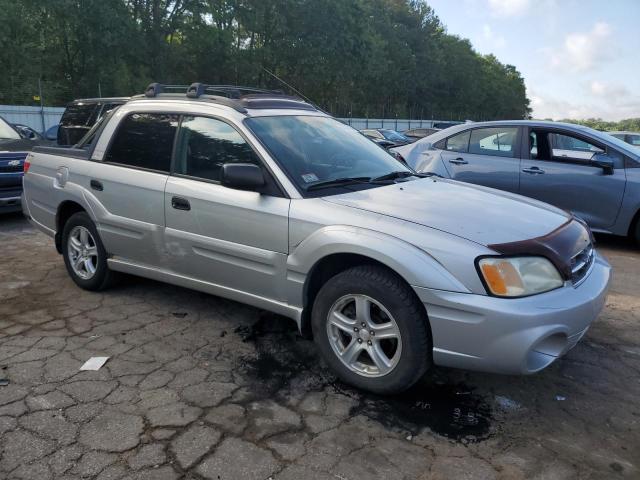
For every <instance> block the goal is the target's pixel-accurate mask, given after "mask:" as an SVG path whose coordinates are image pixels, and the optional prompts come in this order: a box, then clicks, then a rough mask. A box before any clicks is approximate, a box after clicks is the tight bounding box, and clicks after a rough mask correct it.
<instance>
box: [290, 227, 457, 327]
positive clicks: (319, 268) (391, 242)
mask: <svg viewBox="0 0 640 480" xmlns="http://www.w3.org/2000/svg"><path fill="white" fill-rule="evenodd" d="M288 263H289V265H288V271H289V273H288V277H289V281H290V286H292V288H293V290H292V291H291V297H292V298H291V299H290V300H291V303H293V304H297V305H300V306H301V307H302V313H301V315H300V320H299V322H300V324H299V327H300V331H301V333H302V334H303V335H304V336H307V337H309V336H310V335H311V328H310V319H311V315H310V311H311V307H312V305H313V302H314V300H315V297H316V295H317V293H318V291H319V290H320V288H321V287H322V285H323V284H324V283H325V282H326V281H327V280H328V279H329V278H331V277H333V276H335V275H337V274H338V273H340V272H343V271H345V270H347V269H349V268H351V267H354V266H357V265H379V266H382V267H384V268H386V269H388V270H389V271H391V272H392V273H394V274H395V275H397V276H399V277H400V278H401V279H402V280H403V281H404V282H405V283H406V284H407V285H408V286H409V287H411V286H412V285H413V286H422V287H431V288H439V289H444V290H455V291H468V290H467V289H466V287H464V285H462V284H461V283H460V282H459V281H457V280H456V279H455V278H454V277H453V276H452V275H451V274H450V273H449V272H448V271H446V270H445V269H444V267H443V266H442V265H440V264H439V263H438V262H437V261H436V260H435V259H434V258H433V257H431V256H430V255H428V254H427V253H426V252H424V251H422V250H420V249H418V248H417V247H415V246H413V245H411V244H409V243H407V242H405V241H403V240H400V239H398V238H396V237H393V236H391V235H386V234H383V233H380V232H375V231H371V230H367V229H362V228H357V227H325V228H323V229H320V230H318V231H316V232H315V233H314V234H312V235H311V236H310V237H308V238H307V239H305V240H304V241H303V242H302V243H301V244H300V245H299V246H298V247H297V248H296V249H295V251H294V252H293V253H292V254H291V255H290V256H289V262H288Z"/></svg>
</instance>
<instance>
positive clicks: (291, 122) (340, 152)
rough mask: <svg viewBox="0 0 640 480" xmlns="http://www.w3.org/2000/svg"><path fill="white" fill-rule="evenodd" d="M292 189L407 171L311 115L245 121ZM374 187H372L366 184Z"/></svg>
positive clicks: (342, 128) (345, 129)
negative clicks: (288, 180) (290, 180)
mask: <svg viewBox="0 0 640 480" xmlns="http://www.w3.org/2000/svg"><path fill="white" fill-rule="evenodd" d="M245 122H246V124H247V126H248V127H249V128H250V129H251V130H252V131H253V133H254V134H255V135H256V136H257V137H258V138H259V139H260V141H261V142H262V143H263V145H264V146H265V147H266V148H267V149H268V150H269V152H270V153H271V155H272V156H273V157H274V158H275V159H276V160H277V161H278V163H279V164H280V166H281V167H282V168H283V169H284V170H285V171H286V172H287V174H288V176H289V178H291V179H292V180H293V181H294V183H295V184H296V186H297V187H299V188H300V189H301V190H303V191H305V190H307V189H308V188H309V187H310V186H311V185H314V184H319V183H320V182H322V183H325V182H330V181H334V180H336V181H338V183H340V181H344V180H345V179H357V180H356V182H362V184H366V181H365V180H363V179H373V178H377V177H381V176H384V175H389V174H390V173H392V172H409V173H410V172H411V170H409V169H408V168H407V167H405V166H404V165H402V164H401V163H400V162H398V161H397V160H396V159H395V158H393V157H392V156H391V155H389V154H388V153H387V152H385V151H384V150H383V149H381V148H380V147H378V146H377V145H376V144H375V143H373V142H371V141H370V140H368V139H367V138H366V137H365V136H363V135H360V134H359V133H358V132H357V131H356V130H354V129H353V128H351V127H349V126H347V125H344V124H342V123H340V122H338V121H337V120H334V119H333V118H328V117H317V116H303V115H301V116H276V117H254V118H248V119H247V120H245ZM369 185H373V186H375V185H376V184H369Z"/></svg>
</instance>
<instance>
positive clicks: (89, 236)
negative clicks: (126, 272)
mask: <svg viewBox="0 0 640 480" xmlns="http://www.w3.org/2000/svg"><path fill="white" fill-rule="evenodd" d="M62 256H63V258H64V264H65V266H66V267H67V272H69V276H70V277H71V279H72V280H73V281H74V282H75V284H76V285H78V286H79V287H80V288H83V289H85V290H91V291H98V290H103V289H105V288H107V287H109V286H110V285H111V284H112V282H113V280H114V272H112V271H111V270H109V267H108V265H107V252H106V250H105V249H104V245H103V244H102V240H101V239H100V235H99V234H98V229H97V228H96V226H95V224H94V223H93V221H92V220H91V217H89V215H87V213H86V212H78V213H74V214H73V215H72V216H71V217H70V218H69V220H67V222H66V223H65V224H64V228H63V230H62Z"/></svg>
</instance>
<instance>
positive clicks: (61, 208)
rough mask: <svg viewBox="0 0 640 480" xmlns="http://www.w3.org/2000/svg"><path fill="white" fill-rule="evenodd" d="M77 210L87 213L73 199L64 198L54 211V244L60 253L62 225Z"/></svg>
mask: <svg viewBox="0 0 640 480" xmlns="http://www.w3.org/2000/svg"><path fill="white" fill-rule="evenodd" d="M78 212H85V213H87V214H89V212H88V211H87V209H86V208H84V207H83V206H82V205H80V204H79V203H78V202H76V201H74V200H65V201H64V202H62V203H61V204H60V205H58V210H57V211H56V234H55V244H56V250H57V251H58V253H60V254H62V231H63V230H64V226H65V224H66V223H67V221H68V220H69V218H71V216H72V215H74V214H76V213H78Z"/></svg>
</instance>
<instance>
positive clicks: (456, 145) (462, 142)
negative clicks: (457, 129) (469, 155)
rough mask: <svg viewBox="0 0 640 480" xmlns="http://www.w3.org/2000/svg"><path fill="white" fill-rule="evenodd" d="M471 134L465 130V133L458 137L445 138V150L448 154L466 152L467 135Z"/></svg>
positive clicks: (467, 146)
mask: <svg viewBox="0 0 640 480" xmlns="http://www.w3.org/2000/svg"><path fill="white" fill-rule="evenodd" d="M470 134H471V132H470V131H469V130H467V131H466V132H462V133H459V134H458V135H454V136H453V137H449V138H447V143H446V144H445V150H448V151H449V152H462V153H464V152H466V151H467V149H468V148H469V135H470Z"/></svg>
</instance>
